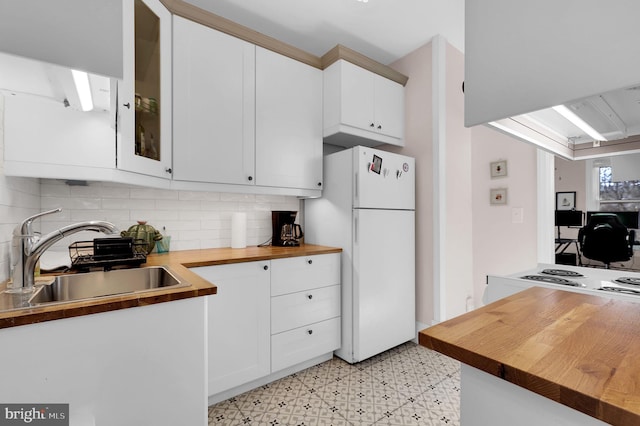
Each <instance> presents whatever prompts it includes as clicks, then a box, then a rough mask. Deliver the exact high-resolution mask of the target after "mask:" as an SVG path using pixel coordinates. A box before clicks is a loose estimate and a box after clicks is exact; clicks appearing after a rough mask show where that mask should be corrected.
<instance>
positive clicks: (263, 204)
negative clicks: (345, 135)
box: [0, 141, 300, 280]
mask: <svg viewBox="0 0 640 426" xmlns="http://www.w3.org/2000/svg"><path fill="white" fill-rule="evenodd" d="M0 142H1V141H0ZM57 207H62V208H63V211H62V212H61V213H57V214H55V215H49V216H45V217H43V218H41V219H39V220H37V221H36V222H34V223H35V225H36V228H37V229H39V230H40V231H41V232H42V233H44V234H46V233H49V232H52V231H54V230H56V229H59V228H61V227H63V226H65V225H68V224H71V223H75V222H81V221H87V220H106V221H110V222H113V223H114V224H115V225H116V226H117V227H119V228H120V229H121V230H126V229H128V228H129V227H130V226H132V225H134V224H135V223H136V221H138V220H146V221H147V222H148V223H149V224H150V225H152V226H154V227H155V228H156V229H158V230H159V231H160V232H162V233H163V234H164V235H171V250H191V249H200V248H218V247H229V246H230V245H231V217H232V214H233V213H234V212H238V211H242V212H246V213H247V244H248V245H257V244H261V243H264V242H265V241H267V240H268V239H269V238H270V237H271V211H272V210H296V211H298V210H299V209H300V200H298V199H297V198H296V197H289V196H281V195H275V196H273V195H253V194H229V193H217V192H196V191H171V190H160V189H151V188H142V187H138V186H133V185H126V184H117V183H108V182H89V183H88V185H87V186H69V185H67V184H65V183H64V181H61V180H50V179H42V180H41V181H40V180H38V179H29V178H14V177H5V176H3V175H2V174H0V236H1V237H0V280H1V279H6V278H7V276H8V268H9V265H8V263H9V260H8V247H9V241H10V239H11V237H10V234H11V232H12V230H13V228H14V227H15V225H16V224H17V223H18V222H20V221H22V220H23V219H24V218H26V217H27V216H30V215H32V214H35V213H38V212H40V211H44V210H48V209H53V208H57ZM163 228H164V229H163ZM100 235H101V234H98V233H94V232H82V233H78V234H75V235H72V236H70V237H68V238H65V239H64V240H63V241H62V242H60V243H58V244H56V246H55V249H58V250H62V251H65V250H68V246H69V244H71V243H73V242H74V241H80V240H92V239H93V238H96V237H98V236H100Z"/></svg>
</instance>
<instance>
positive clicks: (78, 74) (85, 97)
mask: <svg viewBox="0 0 640 426" xmlns="http://www.w3.org/2000/svg"><path fill="white" fill-rule="evenodd" d="M71 74H72V75H73V82H74V84H75V85H76V90H77V91H78V97H79V98H80V107H81V108H82V110H83V111H91V110H92V109H93V98H92V97H91V86H90V85H89V76H88V75H87V73H86V72H83V71H77V70H71Z"/></svg>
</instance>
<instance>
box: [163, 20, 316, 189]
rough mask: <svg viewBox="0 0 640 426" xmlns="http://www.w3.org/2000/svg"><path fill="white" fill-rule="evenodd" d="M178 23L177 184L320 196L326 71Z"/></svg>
mask: <svg viewBox="0 0 640 426" xmlns="http://www.w3.org/2000/svg"><path fill="white" fill-rule="evenodd" d="M173 19H174V26H173V41H174V51H173V63H174V65H173V95H174V96H173V119H174V123H173V135H174V138H173V164H174V170H173V178H174V180H177V181H184V182H200V183H213V184H225V185H239V186H238V187H237V188H236V190H237V191H239V192H242V191H245V190H247V191H265V192H270V191H271V192H273V191H275V192H279V191H282V190H286V191H289V193H291V194H292V195H293V194H296V193H297V194H299V195H309V193H308V192H305V191H309V190H312V191H319V190H321V189H322V71H320V70H319V69H317V68H313V67H311V66H309V65H306V64H303V63H301V62H298V61H295V60H293V59H290V58H288V57H286V56H283V55H280V54H277V53H274V52H271V51H268V50H266V49H263V48H260V47H256V46H255V45H254V44H251V43H248V42H246V41H243V40H240V39H237V38H235V37H232V36H229V35H227V34H224V33H222V32H220V31H217V30H214V29H212V28H209V27H207V26H204V25H201V24H198V23H195V22H192V21H189V20H186V19H183V18H180V17H177V16H175V17H174V18H173ZM318 195H319V194H318Z"/></svg>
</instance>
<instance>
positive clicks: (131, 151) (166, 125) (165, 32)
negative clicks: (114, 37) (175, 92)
mask: <svg viewBox="0 0 640 426" xmlns="http://www.w3.org/2000/svg"><path fill="white" fill-rule="evenodd" d="M123 42H124V48H123V52H124V61H123V66H124V73H123V75H124V78H123V81H122V82H120V83H121V84H119V86H118V119H117V127H118V132H117V138H118V152H117V167H118V168H119V169H122V170H128V171H131V172H136V173H143V174H147V175H151V176H158V177H164V178H171V163H172V162H171V14H170V13H169V11H168V10H167V9H166V8H165V7H164V6H163V5H162V4H161V3H160V1H158V0H125V1H124V8H123Z"/></svg>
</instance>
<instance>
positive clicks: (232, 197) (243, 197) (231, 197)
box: [220, 193, 256, 203]
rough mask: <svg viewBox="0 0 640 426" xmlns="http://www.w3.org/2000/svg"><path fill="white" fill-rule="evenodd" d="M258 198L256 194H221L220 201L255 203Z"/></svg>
mask: <svg viewBox="0 0 640 426" xmlns="http://www.w3.org/2000/svg"><path fill="white" fill-rule="evenodd" d="M255 200H256V196H255V195H254V194H231V193H228V194H226V193H225V194H220V201H239V202H244V203H253V202H255Z"/></svg>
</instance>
